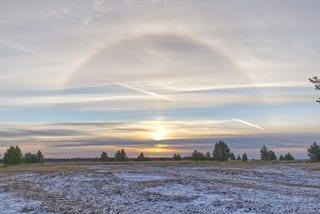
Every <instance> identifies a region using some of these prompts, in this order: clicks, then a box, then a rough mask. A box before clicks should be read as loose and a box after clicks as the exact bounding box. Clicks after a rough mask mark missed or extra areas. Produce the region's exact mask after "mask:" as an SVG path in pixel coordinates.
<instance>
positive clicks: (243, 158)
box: [242, 153, 248, 161]
mask: <svg viewBox="0 0 320 214" xmlns="http://www.w3.org/2000/svg"><path fill="white" fill-rule="evenodd" d="M247 160H248V156H247V154H246V153H244V154H243V155H242V161H247Z"/></svg>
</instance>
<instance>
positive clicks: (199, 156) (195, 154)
mask: <svg viewBox="0 0 320 214" xmlns="http://www.w3.org/2000/svg"><path fill="white" fill-rule="evenodd" d="M205 159H206V158H205V156H204V154H203V153H201V152H198V151H197V150H194V151H193V153H192V155H191V160H194V161H204V160H205Z"/></svg>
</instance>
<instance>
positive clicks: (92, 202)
mask: <svg viewBox="0 0 320 214" xmlns="http://www.w3.org/2000/svg"><path fill="white" fill-rule="evenodd" d="M0 176H1V184H0V213H319V210H320V172H319V171H310V170H308V169H307V167H306V165H305V164H303V163H290V164H260V165H259V164H257V165H256V164H247V165H246V164H235V165H233V164H226V165H222V164H211V165H209V164H204V165H202V164H170V163H169V164H161V165H159V164H129V165H108V164H100V165H84V166H82V167H79V169H78V170H74V171H70V172H68V171H59V170H53V171H50V172H33V173H25V172H23V173H22V172H19V171H18V172H15V173H11V174H10V175H9V174H6V173H5V172H1V171H0Z"/></svg>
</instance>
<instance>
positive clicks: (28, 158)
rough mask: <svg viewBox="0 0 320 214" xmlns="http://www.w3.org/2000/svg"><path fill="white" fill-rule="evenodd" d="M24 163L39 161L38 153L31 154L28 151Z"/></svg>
mask: <svg viewBox="0 0 320 214" xmlns="http://www.w3.org/2000/svg"><path fill="white" fill-rule="evenodd" d="M23 162H24V163H38V162H39V161H38V158H37V155H35V154H31V153H30V152H28V153H26V154H25V155H24V157H23Z"/></svg>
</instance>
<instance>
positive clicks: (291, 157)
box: [284, 152, 294, 161]
mask: <svg viewBox="0 0 320 214" xmlns="http://www.w3.org/2000/svg"><path fill="white" fill-rule="evenodd" d="M284 160H287V161H293V160H294V157H293V156H292V155H291V154H290V153H289V152H288V153H287V154H286V155H285V156H284Z"/></svg>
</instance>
